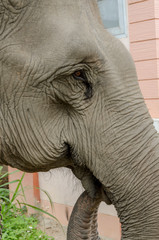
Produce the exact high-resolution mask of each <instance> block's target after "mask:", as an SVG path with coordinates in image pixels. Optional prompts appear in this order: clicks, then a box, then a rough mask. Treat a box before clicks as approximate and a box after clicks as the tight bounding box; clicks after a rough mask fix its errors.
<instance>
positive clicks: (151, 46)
mask: <svg viewBox="0 0 159 240" xmlns="http://www.w3.org/2000/svg"><path fill="white" fill-rule="evenodd" d="M126 1H127V4H128V16H129V36H130V42H129V39H128V38H127V39H123V40H122V41H123V43H125V45H126V47H127V48H129V46H130V52H131V54H132V56H133V59H134V61H135V65H136V69H137V74H138V78H139V84H140V88H141V91H142V93H143V96H144V98H145V102H146V104H147V106H148V109H149V111H150V114H151V116H152V117H153V118H159V0H126ZM157 123H158V122H157V121H155V124H157ZM17 176H18V174H17ZM29 176H30V177H29ZM15 177H16V176H15ZM34 179H35V175H34V176H33V175H32V174H30V175H27V176H26V177H25V179H24V182H25V184H28V181H29V184H30V186H33V185H34ZM39 183H40V187H41V188H42V189H45V190H47V191H48V192H49V193H50V195H51V198H52V200H53V202H54V214H55V215H56V217H57V218H58V219H59V220H60V221H61V223H62V224H64V225H67V223H68V217H69V216H70V214H71V211H72V206H73V205H74V203H75V201H76V199H77V198H78V196H79V195H80V193H81V192H82V191H83V188H82V186H81V184H80V182H79V181H78V180H77V179H75V178H74V177H73V175H72V174H71V173H70V172H69V170H60V171H59V170H54V171H50V172H48V173H39ZM35 195H36V196H37V193H35V192H34V191H32V192H31V194H30V196H29V198H28V200H29V199H30V201H31V202H32V203H33V202H35V198H34V196H35ZM30 197H31V198H30ZM40 198H41V204H42V206H43V208H44V209H45V210H49V211H50V212H51V209H50V205H49V201H48V199H47V197H46V195H45V194H44V193H43V192H42V191H41V192H40ZM66 212H67V213H68V214H67V215H68V217H67V215H66ZM99 231H100V234H101V235H104V236H107V237H109V238H111V239H113V240H119V239H120V223H119V220H118V218H117V215H116V211H115V209H114V208H113V207H110V206H106V205H105V204H102V205H101V206H100V214H99Z"/></svg>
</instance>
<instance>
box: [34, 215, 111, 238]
mask: <svg viewBox="0 0 159 240" xmlns="http://www.w3.org/2000/svg"><path fill="white" fill-rule="evenodd" d="M39 221H40V223H39V225H38V228H39V229H41V230H42V231H43V232H45V233H46V234H47V235H48V236H51V237H54V238H55V240H66V239H67V238H66V233H67V227H64V226H61V225H60V224H59V223H58V222H57V221H55V220H52V219H49V218H43V217H40V218H39ZM101 240H111V239H109V238H105V237H104V238H103V237H102V238H101Z"/></svg>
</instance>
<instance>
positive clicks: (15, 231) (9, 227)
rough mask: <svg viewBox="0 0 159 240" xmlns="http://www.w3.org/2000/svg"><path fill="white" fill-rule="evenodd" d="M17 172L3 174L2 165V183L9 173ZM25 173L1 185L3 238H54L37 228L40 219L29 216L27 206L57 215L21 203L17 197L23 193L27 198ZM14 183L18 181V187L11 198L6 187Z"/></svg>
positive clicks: (15, 239) (14, 239)
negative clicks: (23, 181)
mask: <svg viewBox="0 0 159 240" xmlns="http://www.w3.org/2000/svg"><path fill="white" fill-rule="evenodd" d="M15 172H17V171H14V172H12V173H5V174H2V167H0V184H1V183H2V180H3V178H4V177H6V176H7V175H9V174H14V173H15ZM24 175H25V173H24V174H23V175H22V177H21V179H18V180H15V181H12V182H6V183H3V184H1V185H0V201H1V207H2V211H1V213H2V216H3V221H2V225H3V229H2V240H34V239H43V240H49V239H50V240H54V238H53V237H48V236H47V235H46V234H45V233H43V232H42V231H41V230H38V229H37V224H38V220H37V219H36V218H35V217H33V216H30V217H28V216H27V215H26V212H27V207H26V206H29V207H32V208H34V209H36V210H38V211H41V212H43V213H45V214H47V215H49V216H51V217H53V218H55V217H54V216H53V215H52V214H49V213H47V212H45V211H44V210H42V209H41V208H37V207H35V206H32V205H29V204H27V203H25V202H24V203H20V202H19V201H18V199H17V197H18V196H19V195H21V196H22V197H23V198H24V201H25V200H26V199H25V192H24V189H23V186H22V180H23V178H24ZM12 183H17V187H16V190H15V192H14V194H13V196H12V198H11V199H9V189H7V188H5V187H6V186H8V185H9V184H12ZM49 200H50V199H49ZM15 202H17V203H18V206H17V204H15ZM55 219H56V218H55Z"/></svg>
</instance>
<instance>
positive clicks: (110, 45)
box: [0, 0, 159, 240]
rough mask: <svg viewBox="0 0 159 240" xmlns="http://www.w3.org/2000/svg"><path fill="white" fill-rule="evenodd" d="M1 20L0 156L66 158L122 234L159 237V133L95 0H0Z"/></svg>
mask: <svg viewBox="0 0 159 240" xmlns="http://www.w3.org/2000/svg"><path fill="white" fill-rule="evenodd" d="M0 21H1V26H0V143H1V144H0V152H1V155H0V158H1V163H4V164H8V165H11V166H13V167H16V168H19V169H21V170H24V171H28V172H34V171H47V170H49V169H53V168H58V167H67V168H70V169H72V171H73V173H74V174H75V175H76V176H77V177H78V178H79V179H80V180H81V182H82V184H83V186H84V188H85V189H86V191H87V193H88V196H87V197H88V198H89V197H91V198H92V199H94V201H95V200H96V199H99V198H100V201H101V200H103V201H105V202H106V203H113V204H114V205H115V207H116V209H117V212H118V215H119V217H120V221H121V224H122V239H129V240H130V239H133V240H135V239H153V240H155V239H158V236H159V228H158V223H159V211H158V209H159V191H158V184H159V160H158V149H159V148H158V145H159V139H158V135H157V133H156V131H155V129H154V127H153V122H152V120H151V118H150V115H149V113H148V110H147V108H146V106H145V103H144V100H143V98H142V95H141V92H140V89H139V86H138V82H137V76H136V70H135V67H134V63H133V61H132V58H131V56H130V54H129V53H128V51H127V50H126V49H125V47H124V46H123V45H122V43H120V41H118V40H117V39H115V38H114V37H112V36H111V35H110V34H109V33H108V32H107V31H106V30H105V29H104V27H103V24H102V22H101V19H100V14H99V11H98V7H97V2H96V0H76V1H75V0H67V1H66V0H61V1H59V0H45V1H43V0H34V1H31V0H15V1H13V0H0ZM82 197H83V196H82ZM87 197H86V198H87ZM83 198H85V196H84V197H83ZM79 201H80V200H79ZM97 202H98V201H97ZM92 205H93V206H94V203H92ZM97 205H98V204H97ZM97 205H96V204H95V206H96V207H93V209H97ZM94 211H96V210H94ZM77 212H78V211H77ZM75 215H76V211H75ZM70 239H71V238H70ZM72 239H73V238H72ZM88 239H95V238H88Z"/></svg>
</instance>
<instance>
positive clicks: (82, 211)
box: [67, 191, 101, 240]
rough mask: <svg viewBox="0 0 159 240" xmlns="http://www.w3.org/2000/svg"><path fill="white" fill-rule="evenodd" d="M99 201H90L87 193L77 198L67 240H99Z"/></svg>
mask: <svg viewBox="0 0 159 240" xmlns="http://www.w3.org/2000/svg"><path fill="white" fill-rule="evenodd" d="M100 202H101V200H100V199H99V198H98V199H96V198H94V199H92V198H91V197H90V196H89V195H88V194H87V192H86V191H85V192H84V193H82V194H81V196H80V197H79V198H78V200H77V202H76V204H75V206H74V208H73V212H72V214H71V218H70V222H69V226H68V231H67V240H74V239H76V240H81V239H85V240H86V239H87V240H100V237H99V236H98V230H97V227H98V224H97V212H98V207H99V204H100Z"/></svg>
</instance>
